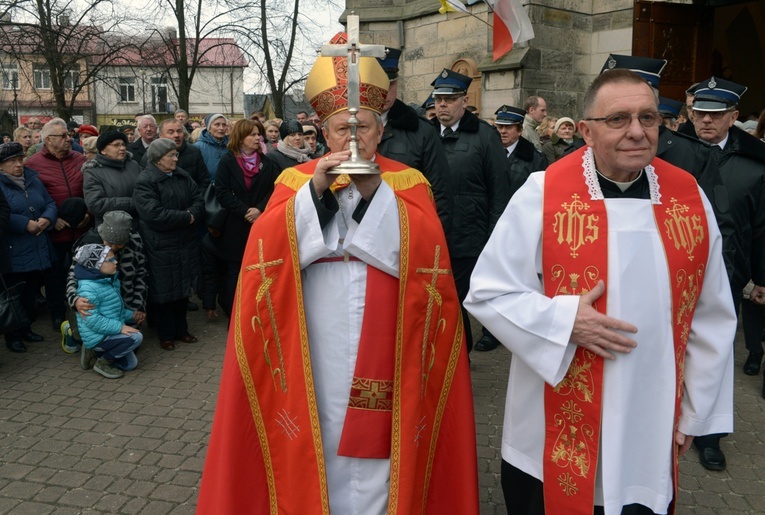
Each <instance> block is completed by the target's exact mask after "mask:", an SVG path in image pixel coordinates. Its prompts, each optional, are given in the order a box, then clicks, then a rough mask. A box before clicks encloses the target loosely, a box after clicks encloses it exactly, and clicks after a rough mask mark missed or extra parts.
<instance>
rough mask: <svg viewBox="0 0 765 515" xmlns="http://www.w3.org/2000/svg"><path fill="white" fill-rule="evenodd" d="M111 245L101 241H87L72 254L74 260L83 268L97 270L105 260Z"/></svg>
mask: <svg viewBox="0 0 765 515" xmlns="http://www.w3.org/2000/svg"><path fill="white" fill-rule="evenodd" d="M110 250H111V247H109V246H108V245H103V244H101V243H88V244H87V245H83V246H82V247H80V248H79V249H77V252H75V254H74V262H75V263H77V264H78V265H80V266H81V267H83V268H90V269H95V270H98V269H100V268H101V265H103V264H104V261H106V255H107V254H109V251H110Z"/></svg>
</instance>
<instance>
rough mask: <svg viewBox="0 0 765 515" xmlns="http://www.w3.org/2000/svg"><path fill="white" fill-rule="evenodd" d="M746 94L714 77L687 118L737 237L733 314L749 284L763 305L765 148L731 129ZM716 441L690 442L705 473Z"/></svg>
mask: <svg viewBox="0 0 765 515" xmlns="http://www.w3.org/2000/svg"><path fill="white" fill-rule="evenodd" d="M746 89H747V88H746V87H744V86H742V85H740V84H736V83H734V82H730V81H727V80H724V79H720V78H717V77H711V78H709V79H707V80H705V81H703V82H701V83H700V84H699V85H698V87H697V88H696V90H695V92H694V100H693V117H692V120H693V125H694V127H695V129H696V134H697V135H698V137H699V139H701V140H702V141H705V142H706V143H709V144H710V145H712V149H714V153H713V154H714V156H715V158H716V162H717V165H718V167H719V169H720V173H721V175H722V179H723V182H724V184H725V188H726V190H727V192H728V200H729V202H730V212H731V215H732V218H733V223H734V226H735V227H736V234H737V235H738V242H737V243H738V246H737V252H736V255H735V260H734V265H733V276H732V279H731V288H732V292H733V300H734V303H735V306H736V309H738V306H739V304H741V297H742V290H743V288H744V286H746V284H747V283H748V282H749V280H750V279H751V280H752V282H754V284H755V287H754V290H753V291H752V294H751V296H750V299H751V300H752V302H755V303H758V304H765V144H763V143H762V142H760V141H758V140H757V139H756V138H753V137H751V136H750V135H749V134H747V133H745V132H744V131H742V130H741V129H739V128H738V127H735V126H734V125H733V122H735V121H736V119H737V118H738V103H739V101H740V99H741V95H743V94H744V92H745V91H746ZM745 315H746V314H745ZM757 343H758V344H759V342H757ZM731 345H733V342H731ZM757 350H759V352H757ZM761 361H762V348H760V349H751V350H750V355H749V358H748V359H747V363H749V364H753V363H756V365H757V366H758V367H757V368H759V364H760V362H761ZM750 362H751V363H750ZM722 436H724V435H719V434H715V435H707V436H700V437H699V436H697V437H696V438H695V439H694V441H693V443H694V444H695V445H696V447H697V448H698V450H699V459H700V460H701V464H702V465H703V466H704V467H705V468H707V469H709V470H724V469H725V455H724V454H723V452H722V450H720V437H722Z"/></svg>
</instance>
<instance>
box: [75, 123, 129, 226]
mask: <svg viewBox="0 0 765 515" xmlns="http://www.w3.org/2000/svg"><path fill="white" fill-rule="evenodd" d="M127 145H128V138H127V136H126V135H125V134H124V133H122V132H119V131H109V132H104V133H103V134H101V135H100V136H98V139H97V140H96V150H97V151H98V153H97V154H96V156H95V158H93V160H91V161H88V162H87V163H85V164H84V165H83V166H82V175H83V187H82V189H83V192H84V194H85V205H87V206H88V210H89V211H90V212H91V213H92V214H93V216H94V217H95V219H96V226H99V225H101V223H102V222H103V219H104V214H106V213H108V212H109V211H126V212H128V213H130V216H132V217H133V224H134V228H137V227H138V218H137V216H136V215H137V213H136V210H135V206H134V204H133V189H134V188H135V182H136V180H137V179H138V175H139V174H140V173H141V167H140V165H139V164H138V163H136V162H135V161H133V159H131V156H130V154H129V152H128V151H127V148H126V147H127Z"/></svg>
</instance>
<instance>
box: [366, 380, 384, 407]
mask: <svg viewBox="0 0 765 515" xmlns="http://www.w3.org/2000/svg"><path fill="white" fill-rule="evenodd" d="M359 397H362V398H364V399H367V400H368V402H369V403H368V404H367V409H378V406H377V403H378V402H381V401H384V400H387V398H388V394H387V393H386V392H383V391H381V390H380V383H379V382H377V381H372V384H371V385H369V390H362V391H360V392H359Z"/></svg>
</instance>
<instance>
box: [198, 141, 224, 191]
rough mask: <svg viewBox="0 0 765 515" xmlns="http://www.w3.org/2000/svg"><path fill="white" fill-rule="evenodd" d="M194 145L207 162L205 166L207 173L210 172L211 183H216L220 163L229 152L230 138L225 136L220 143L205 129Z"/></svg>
mask: <svg viewBox="0 0 765 515" xmlns="http://www.w3.org/2000/svg"><path fill="white" fill-rule="evenodd" d="M194 145H195V146H196V147H197V148H198V149H199V150H200V151H201V152H202V158H203V159H204V160H205V165H207V171H208V172H210V181H212V182H215V173H216V171H217V170H218V161H220V158H221V157H223V154H225V153H227V152H228V149H227V148H226V146H227V145H228V136H225V137H224V138H223V139H222V140H220V141H218V140H217V139H215V138H213V137H212V135H211V134H210V133H209V132H207V129H205V130H203V131H202V135H201V136H199V140H197V142H196V143H194Z"/></svg>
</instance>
